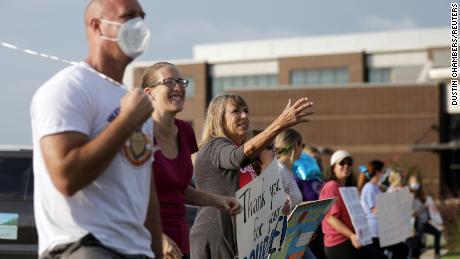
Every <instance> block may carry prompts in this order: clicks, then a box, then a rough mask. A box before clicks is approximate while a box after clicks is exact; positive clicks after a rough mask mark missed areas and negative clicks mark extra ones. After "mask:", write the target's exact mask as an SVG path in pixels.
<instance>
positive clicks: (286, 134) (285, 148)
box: [274, 128, 302, 165]
mask: <svg viewBox="0 0 460 259" xmlns="http://www.w3.org/2000/svg"><path fill="white" fill-rule="evenodd" d="M301 143H302V135H300V133H299V132H298V131H297V130H295V129H292V128H289V129H285V130H283V131H282V132H281V133H280V134H278V136H276V138H275V141H274V146H275V153H276V158H278V159H286V158H287V159H288V161H289V162H290V163H291V165H292V163H294V148H295V146H296V145H300V144H301ZM287 156H289V157H287Z"/></svg>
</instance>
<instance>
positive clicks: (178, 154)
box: [142, 62, 240, 259]
mask: <svg viewBox="0 0 460 259" xmlns="http://www.w3.org/2000/svg"><path fill="white" fill-rule="evenodd" d="M187 86H188V80H186V79H183V78H182V77H181V75H180V73H179V71H178V69H177V68H176V66H175V65H173V64H171V63H167V62H159V63H156V64H154V65H152V66H150V67H148V68H147V69H146V70H145V72H144V75H143V76H142V88H143V89H144V92H145V93H146V94H148V95H149V96H150V99H151V101H152V103H153V106H154V112H153V114H152V118H153V120H154V126H153V128H154V130H153V134H154V144H155V146H156V147H155V149H156V150H157V151H156V152H155V153H154V162H153V166H152V170H153V176H154V177H152V179H153V180H154V181H155V183H156V187H157V192H158V200H159V203H160V214H161V227H162V231H163V253H164V257H165V258H168V259H176V258H188V255H189V253H190V244H189V229H188V226H187V220H186V208H185V204H186V203H187V204H190V205H195V206H213V207H216V208H218V209H221V210H225V211H227V212H228V213H230V214H236V213H238V212H239V211H240V204H239V203H238V200H236V199H235V198H233V197H225V196H221V195H217V194H211V193H207V192H203V191H199V190H196V189H195V188H193V187H192V186H190V182H191V179H192V176H193V164H192V159H191V155H192V154H193V153H195V152H197V151H198V147H197V143H196V139H195V133H194V132H193V129H192V127H191V126H190V124H189V123H187V122H185V121H183V120H179V119H176V115H177V113H179V112H180V111H182V109H183V107H184V102H185V93H186V90H185V89H186V87H187Z"/></svg>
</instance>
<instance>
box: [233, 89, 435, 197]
mask: <svg viewBox="0 0 460 259" xmlns="http://www.w3.org/2000/svg"><path fill="white" fill-rule="evenodd" d="M237 93H239V94H241V95H242V96H243V98H244V99H245V100H246V101H247V103H248V105H249V110H250V116H251V117H250V118H251V125H252V127H253V128H259V129H263V128H265V127H266V126H268V124H269V123H270V122H272V121H273V120H274V119H275V118H276V116H277V115H278V114H280V113H281V111H282V110H283V109H284V107H285V106H286V103H287V101H288V99H289V98H292V100H293V101H294V100H296V99H298V98H300V97H303V96H307V97H309V98H310V99H311V100H312V101H313V102H315V107H314V108H313V110H314V112H315V114H314V115H313V116H311V122H309V123H306V124H302V125H299V126H297V127H296V129H298V130H299V131H300V132H301V133H302V135H303V138H304V142H305V143H306V144H312V145H317V146H327V147H330V148H332V149H347V150H349V151H350V152H352V154H353V155H354V156H355V158H356V161H357V163H358V164H362V163H366V162H368V161H370V160H371V159H381V160H384V161H390V160H393V159H396V160H398V161H399V163H400V164H404V165H405V164H414V165H418V166H419V167H420V168H421V171H422V175H423V176H424V182H425V183H426V185H427V186H426V187H427V189H428V190H429V192H430V193H432V194H433V195H436V196H437V195H439V191H440V182H439V179H440V161H439V155H438V154H436V153H432V152H413V151H412V150H411V145H413V144H414V143H415V141H416V140H417V139H418V138H419V137H420V136H422V135H423V134H424V132H425V131H427V130H428V129H429V128H430V127H431V125H433V124H435V125H438V126H439V120H440V118H439V114H440V110H439V109H440V104H439V100H440V96H439V95H440V88H439V87H438V86H434V85H433V86H386V87H383V86H372V85H367V86H366V87H346V86H343V87H335V88H328V89H305V88H304V89H301V88H289V89H281V90H280V89H278V90H265V91H257V90H253V91H249V90H248V91H238V92H237ZM439 137H440V135H439V132H438V131H430V133H429V134H428V135H427V136H426V137H425V138H424V139H423V141H422V143H431V142H439ZM327 159H328V158H326V160H324V165H325V166H326V167H327V165H328V163H327Z"/></svg>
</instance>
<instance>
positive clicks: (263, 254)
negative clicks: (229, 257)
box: [243, 216, 287, 259]
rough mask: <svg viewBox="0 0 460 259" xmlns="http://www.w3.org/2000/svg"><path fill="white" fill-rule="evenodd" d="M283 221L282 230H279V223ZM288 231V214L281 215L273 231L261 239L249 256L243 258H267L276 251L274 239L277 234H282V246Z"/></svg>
mask: <svg viewBox="0 0 460 259" xmlns="http://www.w3.org/2000/svg"><path fill="white" fill-rule="evenodd" d="M281 221H282V222H283V223H282V228H281V231H279V230H278V223H279V222H281ZM286 231H287V218H286V216H279V217H278V221H277V222H276V225H275V227H274V228H273V230H272V231H270V232H269V234H267V235H266V236H265V238H264V239H263V240H262V241H260V242H259V243H258V244H257V245H256V247H255V248H254V249H252V251H251V253H249V256H245V257H244V258H243V259H265V258H267V257H268V256H269V255H270V254H272V253H274V252H276V248H273V241H274V240H275V238H276V237H277V236H280V245H279V246H280V247H281V245H282V243H283V241H284V238H285V236H286Z"/></svg>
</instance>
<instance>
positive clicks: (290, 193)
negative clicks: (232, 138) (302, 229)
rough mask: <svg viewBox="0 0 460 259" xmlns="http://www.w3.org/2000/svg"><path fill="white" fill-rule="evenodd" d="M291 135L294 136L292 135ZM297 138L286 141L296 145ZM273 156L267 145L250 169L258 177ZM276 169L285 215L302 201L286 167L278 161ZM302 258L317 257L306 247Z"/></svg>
mask: <svg viewBox="0 0 460 259" xmlns="http://www.w3.org/2000/svg"><path fill="white" fill-rule="evenodd" d="M289 130H291V129H287V130H285V131H283V132H282V133H281V134H279V135H278V136H277V137H276V138H275V143H276V142H277V139H278V137H279V136H280V135H282V136H283V135H284V137H281V140H278V141H281V142H282V141H283V139H286V134H289V133H287V131H289ZM260 132H261V131H253V133H254V136H255V135H257V134H259V133H260ZM283 133H285V134H283ZM296 133H297V134H299V133H298V132H296ZM293 135H296V134H293ZM291 137H292V136H291ZM299 137H300V141H302V138H301V136H300V134H299V135H298V136H296V137H294V138H290V137H288V139H291V141H289V140H288V141H287V142H292V143H294V144H297V142H298V139H299ZM275 154H276V152H275V148H274V145H273V144H269V145H268V146H267V147H266V148H265V149H264V150H263V151H262V152H260V154H259V157H258V158H257V160H256V161H254V162H253V163H252V167H253V168H254V170H255V171H256V172H258V173H257V175H259V174H260V172H261V171H263V170H265V169H266V168H267V167H268V166H269V165H270V163H271V162H272V161H273V159H274V158H275ZM278 168H279V169H280V173H281V178H282V182H283V188H284V193H285V194H286V197H287V200H288V201H287V203H286V206H285V207H284V208H283V213H284V214H286V215H287V214H289V213H290V212H291V211H292V209H293V208H295V206H297V205H298V204H300V203H301V202H302V199H301V194H300V190H298V187H297V185H296V182H295V180H294V177H293V176H292V173H291V172H290V171H289V169H287V167H286V166H285V165H284V164H283V163H282V161H280V160H278ZM296 189H297V190H298V193H296ZM296 195H297V197H296V198H295V196H296ZM299 195H300V197H299ZM296 199H300V201H296ZM291 201H293V202H292V203H293V205H292V209H291ZM303 258H308V259H315V258H317V257H316V256H315V254H314V253H313V252H312V251H311V250H310V248H309V247H306V249H305V254H304V256H303Z"/></svg>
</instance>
